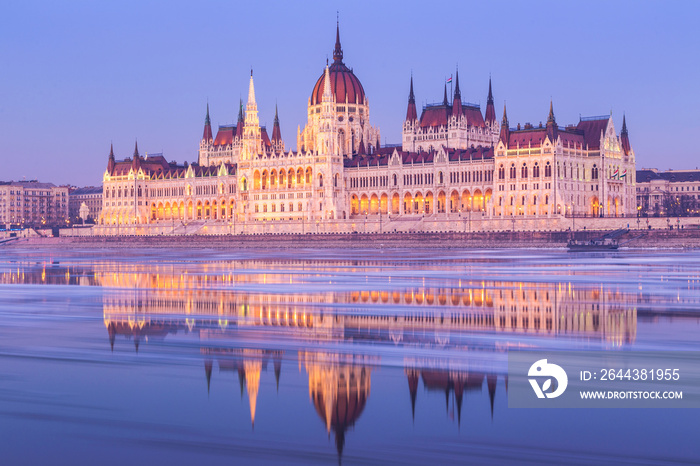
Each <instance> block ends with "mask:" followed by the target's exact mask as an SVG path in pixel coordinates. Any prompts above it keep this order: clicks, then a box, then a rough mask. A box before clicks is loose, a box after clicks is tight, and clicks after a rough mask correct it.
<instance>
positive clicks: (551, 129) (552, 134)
mask: <svg viewBox="0 0 700 466" xmlns="http://www.w3.org/2000/svg"><path fill="white" fill-rule="evenodd" d="M547 137H549V140H550V141H552V144H554V143H555V142H556V140H557V120H555V119H554V105H553V104H552V101H551V100H550V101H549V116H548V117H547Z"/></svg>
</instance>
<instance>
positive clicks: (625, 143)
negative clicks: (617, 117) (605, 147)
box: [620, 114, 632, 155]
mask: <svg viewBox="0 0 700 466" xmlns="http://www.w3.org/2000/svg"><path fill="white" fill-rule="evenodd" d="M620 144H621V145H622V150H623V151H624V153H625V155H630V152H631V151H632V146H630V137H629V134H628V133H627V119H626V117H625V115H624V114H623V115H622V131H620Z"/></svg>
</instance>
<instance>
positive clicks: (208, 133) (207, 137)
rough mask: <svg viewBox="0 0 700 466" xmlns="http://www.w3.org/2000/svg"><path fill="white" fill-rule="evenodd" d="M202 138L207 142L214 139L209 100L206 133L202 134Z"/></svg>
mask: <svg viewBox="0 0 700 466" xmlns="http://www.w3.org/2000/svg"><path fill="white" fill-rule="evenodd" d="M202 139H203V140H204V141H205V142H207V143H211V141H213V140H214V137H213V136H212V133H211V120H210V119H209V102H207V116H206V117H204V133H203V134H202Z"/></svg>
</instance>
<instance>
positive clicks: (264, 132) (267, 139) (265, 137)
mask: <svg viewBox="0 0 700 466" xmlns="http://www.w3.org/2000/svg"><path fill="white" fill-rule="evenodd" d="M260 137H261V138H262V141H263V144H264V145H265V147H271V146H272V144H270V137H269V136H268V135H267V128H260Z"/></svg>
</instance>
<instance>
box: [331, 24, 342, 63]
mask: <svg viewBox="0 0 700 466" xmlns="http://www.w3.org/2000/svg"><path fill="white" fill-rule="evenodd" d="M342 62H343V49H342V48H340V21H339V20H337V21H336V27H335V48H334V49H333V63H342Z"/></svg>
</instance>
